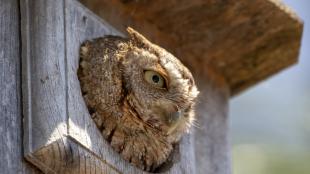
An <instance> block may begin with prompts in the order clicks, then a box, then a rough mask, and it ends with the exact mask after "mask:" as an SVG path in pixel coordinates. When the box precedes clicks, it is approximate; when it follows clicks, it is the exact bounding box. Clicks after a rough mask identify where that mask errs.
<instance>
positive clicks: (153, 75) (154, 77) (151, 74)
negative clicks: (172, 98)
mask: <svg viewBox="0 0 310 174" xmlns="http://www.w3.org/2000/svg"><path fill="white" fill-rule="evenodd" d="M144 79H145V80H146V81H147V82H148V83H149V84H151V85H153V86H155V87H157V88H165V87H166V82H165V79H164V78H163V76H161V75H160V74H159V73H158V72H155V71H152V70H146V71H144Z"/></svg>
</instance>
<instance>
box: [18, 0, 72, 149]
mask: <svg viewBox="0 0 310 174" xmlns="http://www.w3.org/2000/svg"><path fill="white" fill-rule="evenodd" d="M63 9H64V8H63V1H62V0H55V1H46V0H45V1H40V0H26V1H21V15H22V25H21V31H22V65H23V66H22V67H23V96H25V97H24V98H23V99H24V115H25V124H24V127H25V129H24V130H25V132H24V133H25V134H24V135H25V136H24V143H25V154H28V153H31V152H34V151H36V150H37V149H39V148H40V147H42V146H44V145H47V144H49V143H51V142H53V141H55V140H57V139H59V138H61V137H62V136H63V134H66V105H67V104H66V98H65V97H66V93H65V89H66V86H65V84H66V83H65V45H64V43H65V39H64V25H63V24H64V14H63Z"/></svg>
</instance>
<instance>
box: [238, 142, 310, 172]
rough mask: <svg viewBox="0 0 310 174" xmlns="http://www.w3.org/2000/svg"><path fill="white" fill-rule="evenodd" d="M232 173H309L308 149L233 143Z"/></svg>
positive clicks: (309, 152)
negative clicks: (289, 149)
mask: <svg viewBox="0 0 310 174" xmlns="http://www.w3.org/2000/svg"><path fill="white" fill-rule="evenodd" d="M233 173H234V174H309V173H310V151H309V150H305V151H288V150H287V149H281V148H279V147H276V146H271V145H258V144H239V145H235V146H234V147H233Z"/></svg>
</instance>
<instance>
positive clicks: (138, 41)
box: [126, 27, 152, 48]
mask: <svg viewBox="0 0 310 174" xmlns="http://www.w3.org/2000/svg"><path fill="white" fill-rule="evenodd" d="M126 30H127V32H128V34H129V36H130V39H131V40H132V41H133V43H134V44H135V45H137V46H139V47H143V48H150V47H152V43H151V42H150V41H148V40H147V39H146V38H145V37H144V36H142V34H140V33H138V32H137V31H136V30H134V29H133V28H131V27H127V29H126Z"/></svg>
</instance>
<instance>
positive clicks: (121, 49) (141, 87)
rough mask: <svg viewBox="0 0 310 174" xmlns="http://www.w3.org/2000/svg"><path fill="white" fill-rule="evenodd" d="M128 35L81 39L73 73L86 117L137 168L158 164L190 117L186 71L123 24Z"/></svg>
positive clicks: (191, 89)
mask: <svg viewBox="0 0 310 174" xmlns="http://www.w3.org/2000/svg"><path fill="white" fill-rule="evenodd" d="M128 33H129V36H130V38H129V39H124V38H121V37H116V36H106V37H104V38H98V39H94V40H92V41H87V42H85V43H84V44H83V45H82V47H81V50H80V53H81V56H80V67H79V71H78V77H79V80H80V83H81V88H82V93H83V96H84V99H85V102H86V105H87V107H88V109H89V112H90V114H91V117H92V118H93V120H94V121H95V123H96V125H97V127H98V129H99V130H100V131H101V132H102V135H103V136H104V138H105V139H106V140H107V141H108V142H109V143H110V144H111V146H112V147H113V149H114V150H116V151H117V152H118V153H120V154H121V156H122V157H123V158H124V159H126V160H127V161H129V162H131V163H132V164H134V165H136V166H137V167H139V168H141V169H143V170H146V171H154V170H155V169H156V168H157V167H158V166H160V165H161V164H163V163H164V162H165V161H166V160H167V158H168V156H169V154H170V153H171V151H172V149H173V144H174V143H177V142H178V141H179V140H180V138H181V136H182V135H183V134H184V133H185V132H186V131H188V129H189V128H190V126H191V125H192V122H193V120H194V111H193V107H194V101H195V99H196V97H197V95H198V91H197V89H196V86H195V83H194V80H193V77H192V75H191V73H190V72H189V70H188V69H187V68H186V67H184V65H182V64H181V62H180V61H179V60H178V59H176V58H175V57H174V56H173V55H171V54H170V53H168V52H167V51H166V50H164V49H162V48H160V47H158V46H156V45H154V44H152V43H150V42H149V41H148V40H146V39H145V38H144V37H143V36H142V35H140V34H139V33H138V32H136V31H134V30H133V29H131V28H128Z"/></svg>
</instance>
